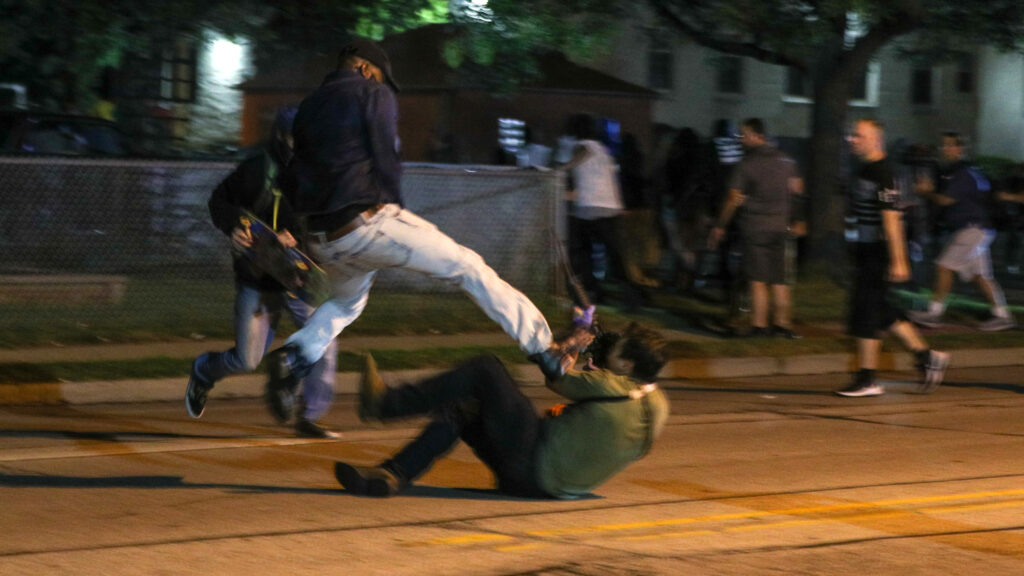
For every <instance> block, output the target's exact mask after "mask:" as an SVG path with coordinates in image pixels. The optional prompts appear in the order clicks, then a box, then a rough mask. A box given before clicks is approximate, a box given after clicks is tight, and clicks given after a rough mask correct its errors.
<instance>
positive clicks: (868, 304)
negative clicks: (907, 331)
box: [847, 242, 903, 339]
mask: <svg viewBox="0 0 1024 576" xmlns="http://www.w3.org/2000/svg"><path fill="white" fill-rule="evenodd" d="M853 259H854V271H853V288H852V292H851V294H850V317H849V322H848V324H847V326H848V329H849V333H850V335H851V336H854V337H855V338H869V339H877V338H879V337H880V332H881V331H882V330H886V329H888V328H889V327H890V326H892V325H893V323H894V322H896V321H897V320H901V319H903V314H902V312H900V310H899V309H897V308H896V307H895V306H893V304H892V302H891V301H890V300H889V288H890V284H889V281H888V279H887V277H888V275H889V247H888V246H887V245H886V244H885V243H884V242H858V243H856V244H855V245H854V247H853Z"/></svg>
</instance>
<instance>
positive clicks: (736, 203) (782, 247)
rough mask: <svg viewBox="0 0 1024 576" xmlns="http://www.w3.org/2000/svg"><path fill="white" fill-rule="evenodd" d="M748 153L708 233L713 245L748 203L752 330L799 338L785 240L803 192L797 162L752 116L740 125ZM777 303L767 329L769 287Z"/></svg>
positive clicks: (744, 222)
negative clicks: (794, 323)
mask: <svg viewBox="0 0 1024 576" xmlns="http://www.w3.org/2000/svg"><path fill="white" fill-rule="evenodd" d="M740 132H741V139H740V141H741V142H742V143H743V146H744V148H746V151H747V152H746V155H745V156H744V158H743V160H741V161H740V163H739V164H738V165H737V167H736V169H735V170H734V171H733V173H732V176H731V178H730V182H729V199H728V200H727V201H726V203H725V206H723V208H722V214H721V215H720V216H719V218H718V223H717V225H716V226H715V227H714V228H713V229H712V230H711V235H710V237H709V238H708V243H709V245H710V246H711V247H712V248H713V247H715V246H716V245H717V244H718V243H719V242H720V241H721V239H722V236H723V235H724V234H725V227H726V226H728V224H729V221H730V220H731V219H732V217H733V215H734V214H735V213H736V210H737V209H738V208H739V207H740V206H743V212H742V215H741V220H740V231H741V233H742V236H743V251H744V270H745V272H746V275H747V280H748V281H749V282H750V301H751V321H750V324H751V335H752V336H769V335H772V334H774V335H776V336H781V337H784V338H798V337H799V336H798V335H797V334H796V333H795V332H793V326H792V318H791V317H792V303H791V298H790V294H789V286H788V285H787V284H786V242H787V241H788V238H789V234H790V228H789V226H790V204H791V202H792V199H793V196H794V195H797V194H802V193H803V180H802V179H801V178H800V174H799V172H798V171H797V167H796V162H794V161H793V159H792V158H790V157H789V156H787V155H786V154H784V153H783V152H782V151H780V150H779V149H778V148H776V147H774V146H771V145H769V144H768V143H767V137H766V136H765V129H764V122H763V121H762V120H761V119H760V118H748V119H747V120H744V121H743V125H742V126H741V128H740ZM769 286H771V293H772V300H773V302H774V314H773V323H772V324H773V325H772V328H771V330H769V328H768V287H769Z"/></svg>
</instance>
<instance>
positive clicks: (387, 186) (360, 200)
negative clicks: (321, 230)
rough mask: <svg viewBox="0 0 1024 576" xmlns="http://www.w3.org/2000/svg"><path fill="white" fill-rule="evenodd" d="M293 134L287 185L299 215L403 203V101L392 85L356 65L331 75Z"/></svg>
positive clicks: (304, 108)
mask: <svg viewBox="0 0 1024 576" xmlns="http://www.w3.org/2000/svg"><path fill="white" fill-rule="evenodd" d="M292 135H293V136H294V138H295V156H294V157H293V159H292V163H291V164H290V165H289V170H288V173H287V175H286V178H285V179H284V181H283V185H284V190H285V194H286V195H287V196H288V198H289V200H290V201H291V204H292V207H293V209H294V210H295V212H296V213H297V214H302V215H315V214H329V213H332V212H337V211H339V210H341V209H342V208H345V207H346V206H350V205H354V204H359V205H374V204H387V203H398V204H401V203H402V194H401V188H400V181H401V176H402V165H401V163H400V162H399V158H398V104H397V102H396V100H395V95H394V94H393V93H392V92H391V89H390V88H388V87H387V86H386V85H384V84H381V83H379V82H376V81H375V80H372V79H366V78H363V77H362V76H361V75H359V74H357V73H356V72H354V71H351V70H339V71H337V72H334V73H332V74H329V75H328V76H327V77H326V78H325V79H324V82H323V84H321V85H320V87H319V88H317V90H316V91H315V92H313V94H311V95H310V96H308V97H307V98H306V99H305V100H303V101H302V104H301V105H300V106H299V112H298V115H296V117H295V125H294V127H293V128H292Z"/></svg>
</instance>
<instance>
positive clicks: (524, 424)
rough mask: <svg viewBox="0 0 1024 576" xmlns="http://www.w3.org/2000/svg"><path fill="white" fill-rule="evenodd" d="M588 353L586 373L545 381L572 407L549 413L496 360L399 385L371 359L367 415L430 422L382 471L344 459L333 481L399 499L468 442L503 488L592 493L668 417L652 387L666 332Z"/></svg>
mask: <svg viewBox="0 0 1024 576" xmlns="http://www.w3.org/2000/svg"><path fill="white" fill-rule="evenodd" d="M588 334H589V333H588ZM590 336H591V338H593V336H592V335H590ZM590 348H591V362H588V365H587V368H586V369H584V370H580V371H576V370H570V371H566V372H564V373H563V374H562V375H561V376H556V377H555V378H553V379H549V380H547V386H548V388H550V389H551V390H553V391H555V392H557V393H559V394H561V395H562V396H564V397H566V398H567V399H569V400H570V401H571V402H570V403H569V404H564V405H558V406H555V407H553V408H551V409H550V410H548V412H547V413H546V414H545V415H544V416H539V415H538V414H537V412H536V411H535V409H534V406H533V403H532V402H531V401H530V399H529V398H527V397H526V396H525V395H524V394H523V393H522V392H521V391H520V390H519V386H518V385H517V384H516V383H515V381H513V379H512V377H511V376H510V375H509V373H508V371H507V370H506V369H505V367H504V365H502V363H501V361H500V360H498V359H497V358H495V357H494V356H489V355H484V356H480V357H477V358H475V359H473V360H470V361H468V362H466V363H465V364H462V365H461V366H458V367H457V368H455V369H453V370H450V371H448V372H445V373H443V374H440V375H438V376H435V377H433V378H427V379H426V380H423V381H421V382H418V383H414V384H403V385H399V386H393V387H389V386H387V385H386V384H385V383H384V382H383V380H382V379H381V377H380V376H379V375H378V373H377V369H376V368H377V367H376V363H375V362H374V360H373V358H372V357H371V356H367V358H366V369H365V371H364V373H363V377H362V381H361V382H360V387H359V416H360V418H361V419H362V420H364V421H368V420H392V419H396V418H405V417H410V416H418V415H423V414H430V415H431V420H430V422H429V423H428V424H427V426H426V427H425V428H424V429H423V431H422V432H421V433H420V435H419V436H418V437H417V438H416V439H415V440H413V441H412V442H410V443H409V444H407V445H406V446H405V447H404V448H402V449H401V450H400V451H399V452H398V453H397V454H395V455H394V456H393V457H392V458H390V459H388V460H386V461H385V462H383V463H381V464H380V465H378V466H375V467H361V466H353V465H350V464H347V463H344V462H338V463H336V464H335V468H334V473H335V476H336V477H337V479H338V481H339V482H340V483H341V485H342V486H344V487H345V489H346V490H348V491H349V492H351V493H353V494H361V495H367V496H380V497H383V496H392V495H394V494H397V493H398V492H400V491H401V490H402V489H404V488H406V487H408V486H409V485H410V484H411V483H412V482H413V481H414V480H416V479H417V478H418V477H420V476H421V475H422V474H424V473H425V472H426V471H427V470H428V469H429V468H430V466H431V465H432V464H433V463H434V461H435V460H436V459H438V458H440V457H441V456H443V455H444V454H446V453H448V452H449V451H450V450H451V449H452V448H453V447H454V446H455V444H456V442H458V440H459V439H460V438H461V439H462V440H463V441H465V442H466V444H468V445H469V446H470V448H472V449H473V452H474V453H476V455H477V456H478V457H479V458H480V459H481V460H482V461H483V462H484V464H486V465H487V467H488V468H490V469H491V471H492V472H493V473H494V475H495V477H496V479H497V485H498V490H500V491H502V492H505V493H507V494H511V495H515V496H524V497H532V498H574V497H578V496H581V495H584V494H587V493H589V492H590V491H592V490H593V489H594V488H596V487H597V486H599V485H601V484H602V483H604V482H605V481H607V480H608V479H609V478H611V477H612V476H614V475H615V474H617V473H618V472H620V471H621V470H622V469H624V468H625V467H626V466H627V465H628V464H630V463H631V462H633V461H636V460H639V459H640V458H643V457H644V456H645V455H646V454H647V452H648V451H649V450H650V449H651V444H652V443H653V442H654V439H655V438H657V437H658V435H659V434H660V433H661V430H662V429H663V428H664V426H665V421H666V420H667V418H668V399H667V398H666V396H665V394H664V393H663V392H662V391H661V390H660V389H659V388H658V385H657V384H656V383H655V380H656V378H657V375H658V372H659V371H660V370H661V367H662V366H663V365H664V364H665V341H664V339H663V338H662V337H661V335H659V334H658V333H657V332H655V331H653V330H651V329H649V328H645V327H643V326H640V325H638V324H636V323H632V324H630V325H629V326H628V327H627V328H626V330H625V331H623V332H622V333H621V334H619V333H615V332H605V333H603V334H601V335H600V336H599V337H598V338H597V340H596V341H594V342H593V344H592V345H591V346H590ZM575 359H576V358H575V355H573V357H572V360H573V361H575Z"/></svg>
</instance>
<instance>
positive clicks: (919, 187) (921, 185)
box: [914, 176, 956, 206]
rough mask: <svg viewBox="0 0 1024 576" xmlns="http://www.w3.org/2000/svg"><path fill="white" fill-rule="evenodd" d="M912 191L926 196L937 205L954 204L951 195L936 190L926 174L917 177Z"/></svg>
mask: <svg viewBox="0 0 1024 576" xmlns="http://www.w3.org/2000/svg"><path fill="white" fill-rule="evenodd" d="M914 192H917V195H918V196H920V197H922V198H927V199H928V200H930V201H932V202H934V203H936V204H938V205H939V206H949V205H951V204H956V200H955V199H953V197H951V196H946V195H945V194H939V193H938V192H936V191H935V183H934V182H932V179H931V178H929V177H927V176H921V177H919V178H918V179H917V182H915V183H914Z"/></svg>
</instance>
